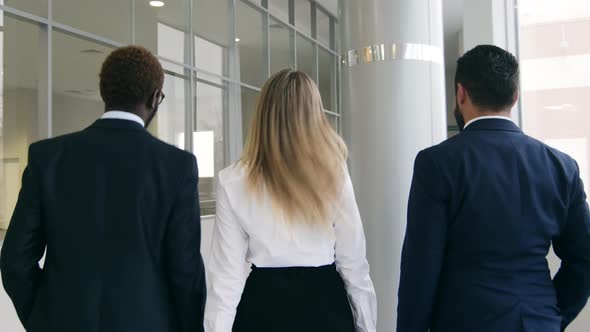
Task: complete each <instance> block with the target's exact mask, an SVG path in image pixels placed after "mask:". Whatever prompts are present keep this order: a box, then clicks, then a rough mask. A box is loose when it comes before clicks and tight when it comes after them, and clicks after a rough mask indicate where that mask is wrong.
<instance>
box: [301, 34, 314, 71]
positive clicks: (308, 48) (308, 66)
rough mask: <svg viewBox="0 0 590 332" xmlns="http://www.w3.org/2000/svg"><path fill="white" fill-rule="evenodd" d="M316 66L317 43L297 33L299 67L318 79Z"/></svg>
mask: <svg viewBox="0 0 590 332" xmlns="http://www.w3.org/2000/svg"><path fill="white" fill-rule="evenodd" d="M315 66H316V45H315V44H314V43H313V42H312V41H311V40H309V39H307V38H305V37H303V36H302V35H300V34H297V69H298V70H301V71H303V72H305V73H307V74H308V75H309V76H311V78H313V79H314V80H316V69H315Z"/></svg>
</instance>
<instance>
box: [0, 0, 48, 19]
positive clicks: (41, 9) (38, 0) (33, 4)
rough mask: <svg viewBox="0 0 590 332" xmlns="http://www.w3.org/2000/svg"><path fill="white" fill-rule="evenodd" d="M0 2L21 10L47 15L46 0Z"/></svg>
mask: <svg viewBox="0 0 590 332" xmlns="http://www.w3.org/2000/svg"><path fill="white" fill-rule="evenodd" d="M2 2H4V5H6V6H8V7H12V8H15V9H18V10H22V11H24V12H27V13H30V14H33V15H37V16H41V17H47V8H48V7H47V0H3V1H0V4H2Z"/></svg>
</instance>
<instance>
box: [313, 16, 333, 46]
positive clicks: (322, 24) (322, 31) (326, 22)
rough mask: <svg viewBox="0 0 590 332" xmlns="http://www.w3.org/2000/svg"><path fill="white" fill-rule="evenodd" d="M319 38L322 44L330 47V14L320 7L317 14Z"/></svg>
mask: <svg viewBox="0 0 590 332" xmlns="http://www.w3.org/2000/svg"><path fill="white" fill-rule="evenodd" d="M316 22H317V29H318V30H317V40H318V42H319V43H320V44H322V45H324V46H326V47H328V48H329V47H330V45H331V44H330V16H328V14H326V13H325V12H324V11H323V10H321V9H318V11H317V14H316Z"/></svg>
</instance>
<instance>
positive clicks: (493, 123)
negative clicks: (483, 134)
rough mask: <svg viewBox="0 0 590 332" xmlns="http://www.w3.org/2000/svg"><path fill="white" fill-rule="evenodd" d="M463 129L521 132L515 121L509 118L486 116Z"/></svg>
mask: <svg viewBox="0 0 590 332" xmlns="http://www.w3.org/2000/svg"><path fill="white" fill-rule="evenodd" d="M465 131H466V132H468V131H512V132H518V133H522V129H520V128H519V127H518V126H517V125H516V123H514V122H513V121H510V120H509V119H499V118H488V119H481V120H478V121H475V122H473V123H471V124H470V125H469V126H468V127H467V128H465Z"/></svg>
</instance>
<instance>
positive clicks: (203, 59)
mask: <svg viewBox="0 0 590 332" xmlns="http://www.w3.org/2000/svg"><path fill="white" fill-rule="evenodd" d="M194 39H195V66H196V67H197V68H199V69H202V70H205V71H207V72H208V73H211V74H215V75H218V76H228V49H227V48H226V47H224V46H222V45H219V44H215V43H213V42H210V41H208V40H206V39H203V38H201V37H199V36H195V38H194Z"/></svg>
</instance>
